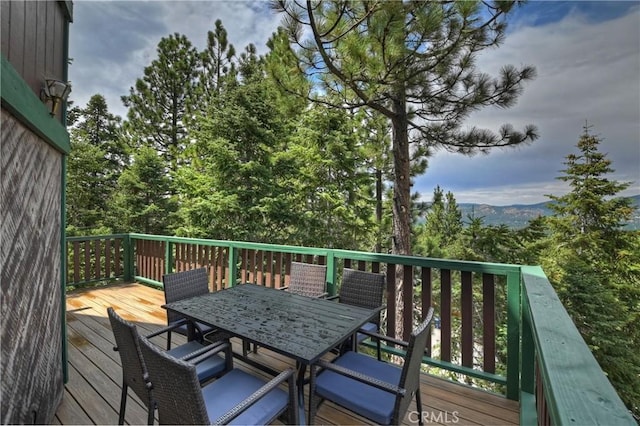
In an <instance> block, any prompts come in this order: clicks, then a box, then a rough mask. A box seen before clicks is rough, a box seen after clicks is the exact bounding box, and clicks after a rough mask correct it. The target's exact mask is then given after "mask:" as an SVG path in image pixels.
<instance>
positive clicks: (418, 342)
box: [393, 307, 433, 423]
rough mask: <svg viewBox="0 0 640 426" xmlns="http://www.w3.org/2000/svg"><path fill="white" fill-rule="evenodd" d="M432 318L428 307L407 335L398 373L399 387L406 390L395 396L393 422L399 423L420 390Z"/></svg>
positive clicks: (431, 312) (431, 311) (430, 309)
mask: <svg viewBox="0 0 640 426" xmlns="http://www.w3.org/2000/svg"><path fill="white" fill-rule="evenodd" d="M432 318H433V308H432V307H431V308H429V312H428V313H427V317H426V318H425V320H424V321H423V322H422V323H421V324H420V325H419V326H418V327H417V328H416V329H415V330H413V332H412V333H411V336H410V337H409V346H408V347H407V355H406V356H405V359H404V365H403V366H402V374H401V375H400V384H399V386H400V387H401V388H404V389H405V390H406V393H405V394H404V396H402V397H398V398H396V404H395V407H394V411H393V412H394V416H393V417H394V419H395V422H394V423H401V422H402V417H403V416H404V413H406V412H407V409H408V408H409V404H411V400H412V399H413V397H414V395H415V393H416V392H420V366H421V365H422V356H423V355H424V348H425V347H426V345H427V338H428V337H429V333H430V332H431V324H430V323H431V319H432Z"/></svg>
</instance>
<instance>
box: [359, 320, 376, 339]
mask: <svg viewBox="0 0 640 426" xmlns="http://www.w3.org/2000/svg"><path fill="white" fill-rule="evenodd" d="M360 329H361V330H365V331H369V332H371V333H377V332H378V325H377V324H376V323H375V322H368V323H366V324H365V325H363V326H362V327H360ZM368 338H369V336H367V335H366V334H363V333H358V337H357V340H358V344H360V343H362V342H363V341H365V340H366V339H368Z"/></svg>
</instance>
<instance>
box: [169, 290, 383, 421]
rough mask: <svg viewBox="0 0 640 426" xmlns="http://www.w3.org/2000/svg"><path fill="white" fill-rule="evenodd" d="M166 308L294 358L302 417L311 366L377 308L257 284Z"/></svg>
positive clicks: (373, 315) (367, 318) (352, 331)
mask: <svg viewBox="0 0 640 426" xmlns="http://www.w3.org/2000/svg"><path fill="white" fill-rule="evenodd" d="M163 308H165V309H168V310H171V311H174V312H176V313H178V314H180V315H182V316H184V317H186V318H189V319H191V320H193V321H197V322H200V323H204V324H207V325H210V326H212V327H215V328H216V329H218V330H221V331H224V332H227V333H229V334H231V335H233V336H236V337H239V338H241V339H243V340H244V341H248V342H251V343H255V344H257V345H258V346H260V347H263V348H266V349H270V350H272V351H274V352H277V353H279V354H282V355H285V356H287V357H290V358H292V359H294V360H295V361H296V367H297V382H298V391H299V397H300V399H299V405H300V408H301V411H302V413H301V414H302V415H301V416H300V419H301V420H302V419H305V416H304V393H303V385H304V376H305V372H306V369H307V367H309V366H311V365H313V364H314V363H315V362H317V361H318V360H319V359H320V358H322V357H323V356H324V355H325V354H326V353H328V352H329V351H331V350H332V349H333V348H336V347H338V346H339V345H340V344H341V343H342V342H344V341H345V340H347V339H348V338H349V337H350V336H351V335H353V334H354V333H355V332H356V331H357V330H358V329H360V327H362V326H363V325H364V324H365V323H367V322H369V321H370V320H371V319H373V318H374V317H375V316H376V315H377V314H378V312H379V309H367V308H361V307H357V306H352V305H346V304H342V303H337V302H335V301H330V300H326V299H318V298H311V297H306V296H300V295H297V294H293V293H290V292H288V291H283V290H278V289H274V288H268V287H264V286H259V285H255V284H240V285H236V286H233V287H230V288H227V289H224V290H219V291H216V292H213V293H208V294H205V295H201V296H196V297H192V298H189V299H183V300H180V301H178V302H173V303H168V304H166V305H163ZM236 356H239V357H241V358H242V359H243V360H245V361H249V363H250V364H252V365H255V362H251V360H249V359H247V358H245V357H243V356H240V355H239V354H236Z"/></svg>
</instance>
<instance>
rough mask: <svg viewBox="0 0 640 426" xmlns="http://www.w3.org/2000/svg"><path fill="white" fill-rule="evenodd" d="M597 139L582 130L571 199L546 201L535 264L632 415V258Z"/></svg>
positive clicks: (632, 240)
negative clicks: (541, 247)
mask: <svg viewBox="0 0 640 426" xmlns="http://www.w3.org/2000/svg"><path fill="white" fill-rule="evenodd" d="M601 142H602V141H601V139H600V138H598V137H596V136H594V135H592V134H590V133H589V129H588V127H585V130H584V133H583V135H582V136H581V137H580V140H579V141H578V144H577V148H578V150H579V153H578V154H570V155H568V156H567V161H566V162H565V165H566V169H565V170H564V171H563V172H564V175H563V176H561V177H559V178H558V179H560V180H563V181H565V182H568V183H569V185H570V188H571V191H570V192H569V193H567V194H566V195H563V196H552V195H551V196H549V197H550V198H551V199H552V200H553V203H551V204H550V207H551V209H552V210H553V212H554V214H553V216H551V217H549V218H548V219H547V222H548V224H549V228H550V230H551V235H550V239H549V242H548V243H547V248H546V250H545V251H543V257H542V264H543V267H544V268H545V271H546V272H547V273H548V275H549V277H550V280H551V282H552V284H553V285H554V287H555V288H556V291H557V293H558V296H559V297H560V299H561V300H562V301H563V304H564V305H565V307H566V308H567V311H568V312H569V314H570V315H571V317H572V319H573V321H574V322H575V324H576V327H577V328H578V330H580V332H581V333H582V336H583V337H584V339H585V341H586V342H587V344H588V345H589V346H590V348H591V349H592V351H593V353H594V355H595V357H596V359H597V360H598V362H599V363H600V366H601V367H602V369H603V370H604V371H605V372H606V373H607V375H608V377H609V380H610V381H611V382H612V384H613V385H614V387H615V388H616V389H617V391H618V394H619V395H620V396H621V398H622V399H623V401H625V403H626V404H627V406H628V407H629V408H630V409H631V410H632V411H633V412H634V413H635V414H636V415H638V414H640V352H638V350H637V348H639V347H640V270H639V268H638V266H637V265H639V264H640V250H639V246H638V238H637V236H636V235H634V234H633V233H631V232H627V231H625V230H624V229H623V226H624V224H625V223H626V221H627V220H629V219H630V217H631V215H632V213H633V209H632V208H631V205H630V200H629V199H628V198H624V197H619V196H618V193H619V192H620V191H622V190H624V189H626V188H627V187H628V186H629V185H630V184H629V183H625V182H618V181H615V180H610V179H609V178H608V177H607V175H609V174H611V173H613V172H614V170H613V169H612V167H611V161H610V160H609V159H607V158H606V155H605V154H603V153H601V152H600V151H599V144H600V143H601Z"/></svg>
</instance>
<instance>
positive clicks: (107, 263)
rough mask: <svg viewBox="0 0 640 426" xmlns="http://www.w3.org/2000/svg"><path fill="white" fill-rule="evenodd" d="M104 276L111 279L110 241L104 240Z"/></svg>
mask: <svg viewBox="0 0 640 426" xmlns="http://www.w3.org/2000/svg"><path fill="white" fill-rule="evenodd" d="M104 276H105V277H106V278H111V239H110V238H107V239H106V240H104Z"/></svg>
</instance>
